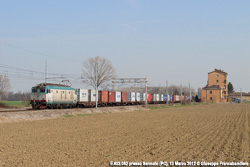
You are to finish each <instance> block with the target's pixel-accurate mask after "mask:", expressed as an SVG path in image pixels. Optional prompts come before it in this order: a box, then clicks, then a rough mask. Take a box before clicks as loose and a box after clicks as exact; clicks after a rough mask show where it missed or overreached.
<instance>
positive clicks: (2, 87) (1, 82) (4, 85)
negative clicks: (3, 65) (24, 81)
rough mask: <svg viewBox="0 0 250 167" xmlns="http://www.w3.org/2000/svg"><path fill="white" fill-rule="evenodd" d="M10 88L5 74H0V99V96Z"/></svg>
mask: <svg viewBox="0 0 250 167" xmlns="http://www.w3.org/2000/svg"><path fill="white" fill-rule="evenodd" d="M9 89H10V81H9V78H8V77H7V76H5V75H4V76H3V75H1V74H0V100H1V96H2V95H4V94H6V93H7V92H8V91H9Z"/></svg>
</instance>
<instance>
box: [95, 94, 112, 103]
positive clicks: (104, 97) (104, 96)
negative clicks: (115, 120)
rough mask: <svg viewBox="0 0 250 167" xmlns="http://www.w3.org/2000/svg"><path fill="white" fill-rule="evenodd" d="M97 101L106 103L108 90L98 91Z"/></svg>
mask: <svg viewBox="0 0 250 167" xmlns="http://www.w3.org/2000/svg"><path fill="white" fill-rule="evenodd" d="M98 101H99V102H100V103H107V102H108V101H109V97H108V91H98Z"/></svg>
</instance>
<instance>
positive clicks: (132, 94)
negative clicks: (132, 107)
mask: <svg viewBox="0 0 250 167" xmlns="http://www.w3.org/2000/svg"><path fill="white" fill-rule="evenodd" d="M131 101H135V92H131Z"/></svg>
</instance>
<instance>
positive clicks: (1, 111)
mask: <svg viewBox="0 0 250 167" xmlns="http://www.w3.org/2000/svg"><path fill="white" fill-rule="evenodd" d="M22 111H36V110H33V109H15V110H11V109H9V110H0V113H9V112H22Z"/></svg>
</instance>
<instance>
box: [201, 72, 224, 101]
mask: <svg viewBox="0 0 250 167" xmlns="http://www.w3.org/2000/svg"><path fill="white" fill-rule="evenodd" d="M227 76H228V74H227V73H226V72H224V71H222V70H218V69H215V70H214V71H212V72H210V73H208V81H207V86H206V87H204V88H202V91H201V100H202V102H211V103H212V102H216V103H219V102H226V101H227V98H228V88H227Z"/></svg>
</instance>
